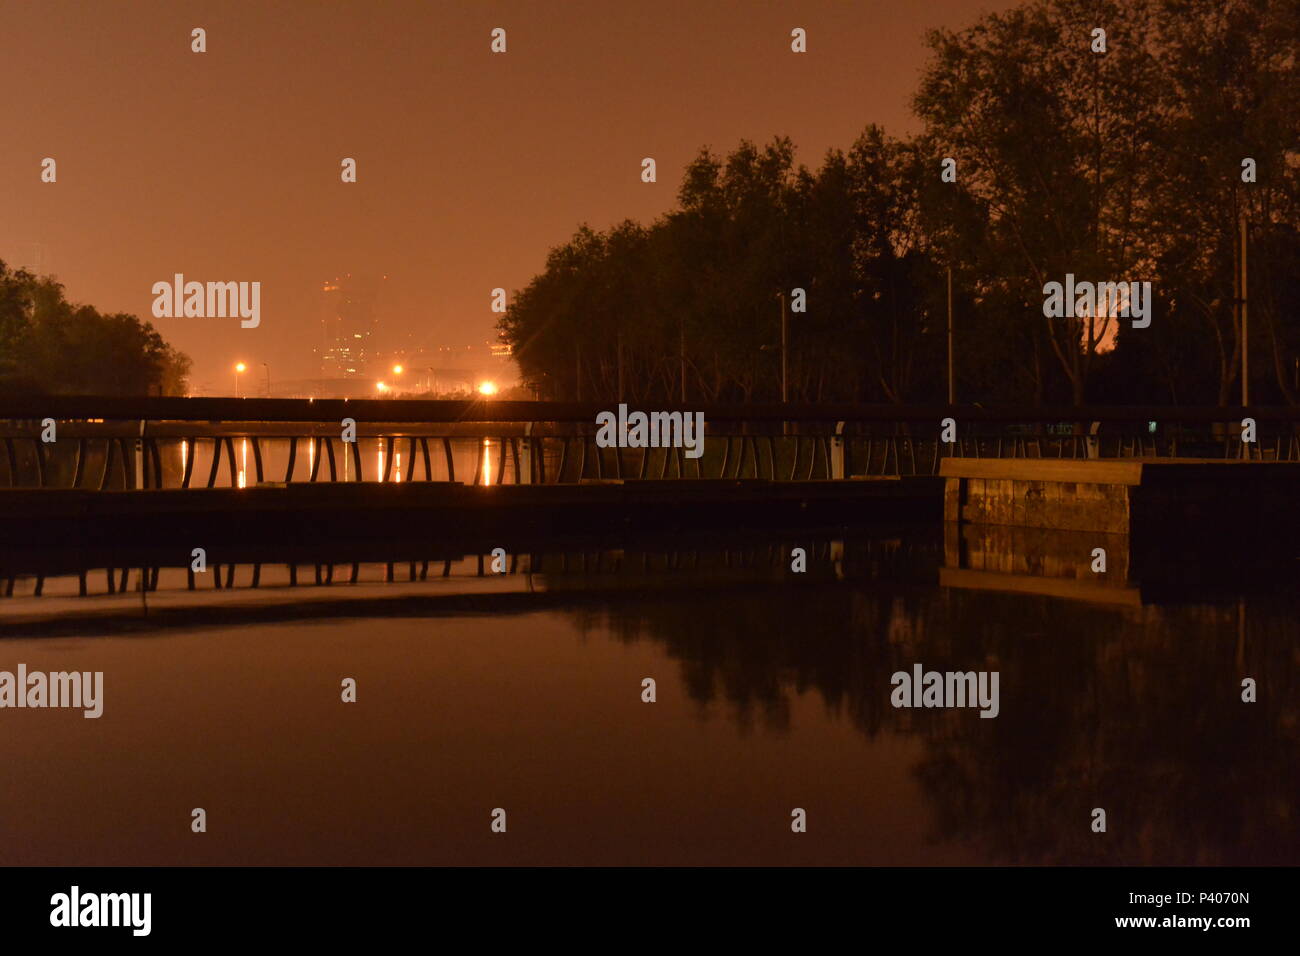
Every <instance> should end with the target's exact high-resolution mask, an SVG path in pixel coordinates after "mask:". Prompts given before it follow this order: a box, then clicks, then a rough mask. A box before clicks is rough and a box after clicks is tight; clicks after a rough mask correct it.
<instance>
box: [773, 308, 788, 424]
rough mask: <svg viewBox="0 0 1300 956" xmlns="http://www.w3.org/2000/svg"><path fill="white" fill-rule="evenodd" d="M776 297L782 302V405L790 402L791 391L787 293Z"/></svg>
mask: <svg viewBox="0 0 1300 956" xmlns="http://www.w3.org/2000/svg"><path fill="white" fill-rule="evenodd" d="M776 297H777V298H778V299H780V300H781V403H782V404H785V402H786V401H788V394H789V390H788V388H787V382H788V379H787V377H786V360H785V355H786V341H787V339H786V321H785V293H784V292H778V293H777V294H776Z"/></svg>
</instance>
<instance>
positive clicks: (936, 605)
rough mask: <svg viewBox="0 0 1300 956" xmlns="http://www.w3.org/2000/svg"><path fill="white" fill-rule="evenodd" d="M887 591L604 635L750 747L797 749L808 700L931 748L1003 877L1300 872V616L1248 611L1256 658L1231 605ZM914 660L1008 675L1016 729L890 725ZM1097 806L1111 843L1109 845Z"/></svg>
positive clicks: (864, 579) (940, 794)
mask: <svg viewBox="0 0 1300 956" xmlns="http://www.w3.org/2000/svg"><path fill="white" fill-rule="evenodd" d="M876 570H877V571H878V570H879V568H878V567H877V569H876ZM881 577H882V575H880V574H878V573H875V574H873V573H865V574H862V575H861V576H858V577H855V578H854V579H853V581H852V582H851V583H842V584H837V583H831V582H829V581H827V582H823V583H813V584H807V585H804V586H791V587H773V588H768V589H763V590H757V591H752V592H746V593H745V594H744V595H743V596H742V597H739V598H737V597H735V596H732V597H730V598H726V597H718V596H710V595H709V594H705V593H701V594H698V595H696V594H692V595H689V596H685V597H674V598H673V599H672V600H663V601H655V602H649V603H645V604H640V603H638V604H635V605H629V604H626V603H616V604H612V605H611V606H610V607H609V608H608V610H607V611H606V612H605V614H606V616H607V621H606V623H607V624H608V625H609V626H610V627H611V629H612V630H613V631H614V633H616V634H617V635H618V636H619V637H620V638H621V639H623V640H637V639H639V638H640V637H642V636H649V637H652V638H653V639H654V640H656V641H659V642H661V643H662V644H663V645H665V647H666V649H667V652H668V654H669V655H670V656H671V657H673V658H675V659H676V660H678V661H679V662H680V663H681V671H682V679H683V682H684V684H685V686H686V689H687V692H688V693H689V694H690V696H691V697H692V699H694V700H695V701H697V702H699V703H700V704H701V705H703V706H705V707H711V705H714V704H716V703H718V702H725V704H726V705H728V707H729V708H730V710H731V712H732V714H733V716H734V719H735V720H736V721H737V722H738V723H739V724H740V726H741V727H742V728H745V729H747V730H749V729H752V728H753V727H754V726H755V725H757V724H761V726H762V728H763V729H764V730H766V731H768V732H782V731H784V730H785V729H787V728H788V725H789V720H790V695H791V693H792V692H803V691H805V690H807V689H810V688H812V689H816V691H817V692H818V693H819V695H820V696H821V697H822V698H823V700H824V701H825V702H826V705H827V707H828V709H829V710H830V711H831V712H832V713H834V714H837V715H846V716H847V717H848V719H849V720H851V721H852V722H853V724H854V726H855V727H857V728H858V729H859V730H860V731H861V732H862V733H863V734H865V735H866V736H868V737H873V736H875V735H877V734H878V733H880V732H881V731H882V730H883V731H886V732H889V733H902V734H916V735H919V736H920V737H921V738H922V739H923V741H924V743H925V747H926V755H925V757H924V758H923V760H922V761H921V763H920V765H919V766H918V767H917V769H916V772H917V775H918V778H919V779H920V781H921V784H922V786H923V788H924V790H925V792H926V793H927V795H928V796H929V798H930V800H931V801H932V804H933V813H934V821H933V826H934V834H935V836H936V837H937V838H938V839H940V840H944V841H953V840H963V841H972V842H974V843H976V844H977V845H979V846H981V847H982V848H983V849H984V852H985V853H986V854H987V856H988V857H989V858H990V859H993V860H998V861H1003V862H1014V863H1032V862H1052V863H1074V864H1080V863H1083V864H1086V863H1102V862H1105V863H1148V864H1151V863H1156V864H1197V863H1251V862H1281V861H1287V860H1289V861H1294V860H1295V859H1297V858H1298V857H1300V822H1297V818H1296V801H1295V794H1296V793H1300V771H1298V770H1297V766H1300V763H1298V762H1297V759H1296V758H1297V757H1300V746H1298V744H1300V719H1298V718H1300V706H1297V703H1296V702H1297V701H1300V693H1298V691H1300V687H1298V686H1297V684H1298V683H1300V682H1298V681H1297V673H1296V672H1297V663H1296V657H1295V655H1296V649H1295V648H1296V645H1295V642H1294V625H1292V624H1291V623H1290V622H1292V621H1293V620H1294V619H1295V617H1296V610H1297V609H1296V607H1295V606H1294V603H1291V604H1287V603H1286V602H1283V601H1257V602H1251V603H1250V604H1248V606H1247V609H1246V621H1245V627H1244V631H1243V635H1244V638H1243V641H1242V642H1241V643H1240V644H1239V639H1238V617H1237V615H1238V610H1237V608H1236V607H1235V606H1234V607H1222V606H1212V605H1188V606H1178V607H1143V608H1117V607H1112V606H1093V605H1087V604H1079V603H1068V602H1063V601H1059V600H1055V599H1051V598H1044V597H1036V596H1023V595H1014V596H1013V595H1002V594H996V593H989V592H982V591H955V590H947V591H935V590H933V589H931V588H928V587H925V588H921V587H916V586H908V585H906V584H902V583H899V581H898V580H897V578H895V581H894V583H893V584H891V585H884V584H882V582H881ZM931 580H932V579H931ZM587 623H595V622H594V621H588V622H587ZM918 661H919V662H921V663H923V664H924V665H925V667H926V668H927V669H932V670H971V669H974V670H981V669H989V670H998V671H999V672H1000V675H1001V713H1000V715H999V717H998V718H996V719H994V720H983V719H980V718H979V717H978V716H977V713H976V711H975V710H951V711H949V710H895V709H894V708H892V707H891V706H890V704H889V690H890V684H889V677H890V675H891V674H892V673H893V672H894V671H896V670H900V669H905V668H910V666H911V665H912V664H913V663H915V662H918ZM1243 676H1252V677H1254V678H1256V679H1257V680H1258V681H1259V684H1260V699H1259V702H1258V703H1254V704H1246V703H1242V702H1241V699H1240V681H1241V678H1242V677H1243ZM1093 807H1104V808H1105V809H1106V812H1107V815H1108V833H1106V834H1094V833H1093V832H1092V831H1091V829H1090V826H1089V824H1090V819H1091V818H1090V811H1091V810H1092V808H1093Z"/></svg>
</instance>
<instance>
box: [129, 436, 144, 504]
mask: <svg viewBox="0 0 1300 956" xmlns="http://www.w3.org/2000/svg"><path fill="white" fill-rule="evenodd" d="M144 429H145V423H144V422H141V423H140V437H139V438H137V439H136V440H135V441H133V442H132V443H131V444H132V445H133V446H134V447H135V486H136V488H137V489H139V488H143V487H144V468H145V458H144Z"/></svg>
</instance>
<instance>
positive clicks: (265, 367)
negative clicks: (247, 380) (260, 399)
mask: <svg viewBox="0 0 1300 956" xmlns="http://www.w3.org/2000/svg"><path fill="white" fill-rule="evenodd" d="M262 368H263V370H264V371H265V372H266V397H267V398H270V397H271V366H269V365H267V364H266V363H265V362H263V363H262Z"/></svg>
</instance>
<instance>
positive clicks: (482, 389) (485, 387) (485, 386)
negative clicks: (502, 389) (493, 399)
mask: <svg viewBox="0 0 1300 956" xmlns="http://www.w3.org/2000/svg"><path fill="white" fill-rule="evenodd" d="M478 393H479V394H480V395H495V394H496V393H497V386H496V383H495V382H483V383H482V384H480V385H479V387H478Z"/></svg>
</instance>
